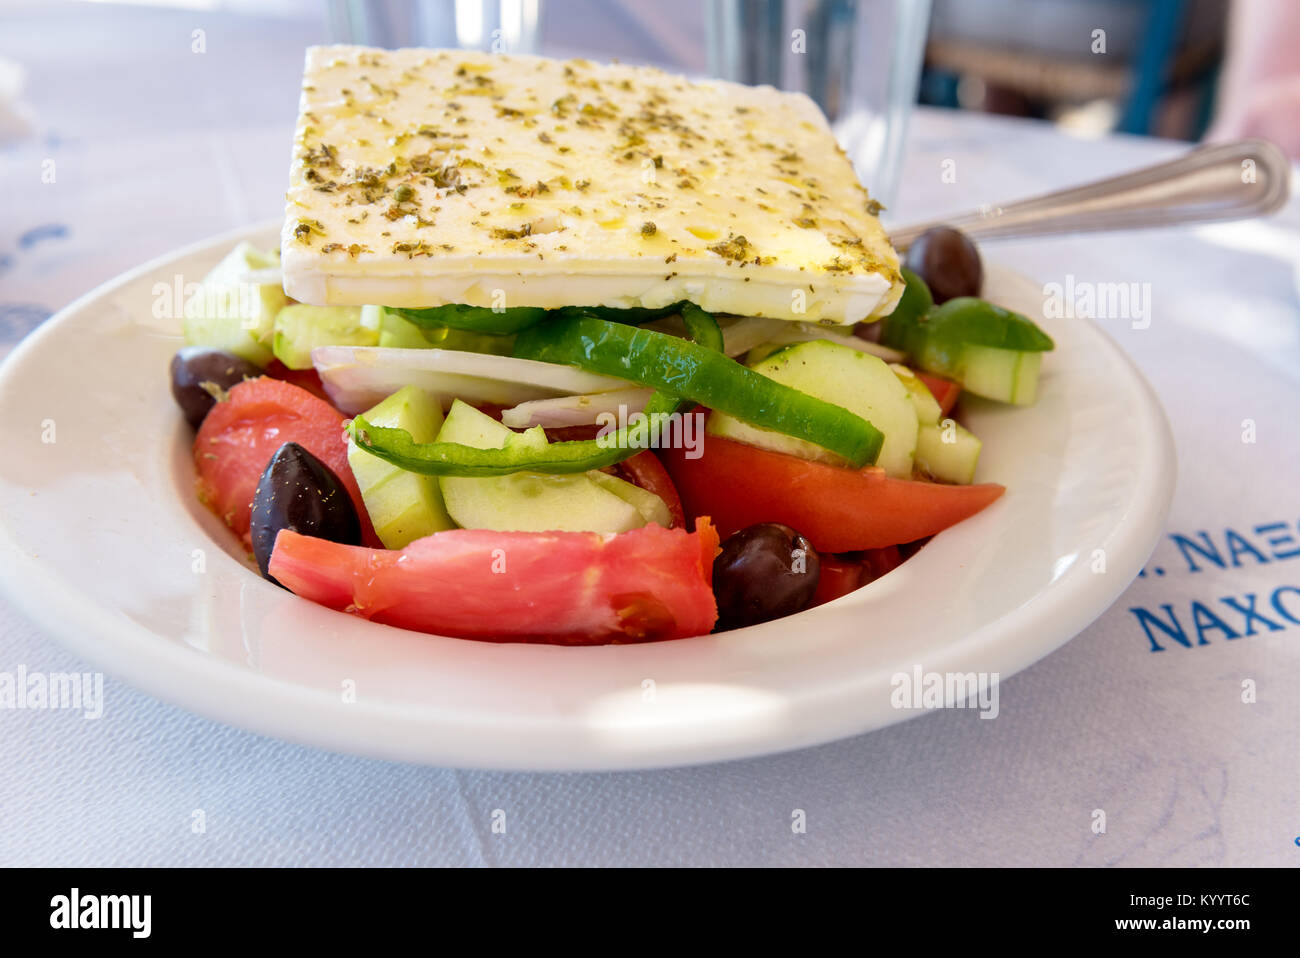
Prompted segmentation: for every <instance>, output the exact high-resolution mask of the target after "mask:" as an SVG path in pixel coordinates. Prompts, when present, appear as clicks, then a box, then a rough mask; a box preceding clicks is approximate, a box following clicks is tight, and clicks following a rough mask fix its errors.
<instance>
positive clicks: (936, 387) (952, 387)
mask: <svg viewBox="0 0 1300 958" xmlns="http://www.w3.org/2000/svg"><path fill="white" fill-rule="evenodd" d="M912 372H914V373H916V378H917V379H919V380H921V382H923V383H925V388H926V389H928V390H930V395H932V396H934V399H935V402H937V403H938V404H939V411H940V412H941V413H942V414H943V415H945V416H946V415H948V413H950V412H952V407H953V406H955V405H957V397H958V396H960V395H961V383H955V382H953V381H952V380H951V379H944V378H943V377H942V376H936V375H935V374H934V373H927V372H922V371H921V370H919V369H914V370H912Z"/></svg>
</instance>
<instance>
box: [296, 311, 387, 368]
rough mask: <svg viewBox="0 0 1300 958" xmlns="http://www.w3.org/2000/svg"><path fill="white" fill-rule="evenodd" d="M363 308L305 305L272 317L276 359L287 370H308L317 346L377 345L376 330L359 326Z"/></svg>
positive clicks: (377, 333)
mask: <svg viewBox="0 0 1300 958" xmlns="http://www.w3.org/2000/svg"><path fill="white" fill-rule="evenodd" d="M363 308H364V307H361V306H308V305H306V304H305V303H294V304H293V305H292V306H286V307H284V309H282V310H280V312H279V313H277V314H276V317H275V338H274V342H273V345H272V349H273V351H274V352H275V358H276V359H278V360H280V362H282V363H284V364H285V365H286V366H288V367H289V368H290V369H311V351H312V350H313V349H315V348H316V347H317V346H377V345H379V330H378V328H376V327H373V326H366V325H363V324H362V321H361V320H362V309H363ZM366 318H367V319H370V318H371V317H370V316H367V317H366Z"/></svg>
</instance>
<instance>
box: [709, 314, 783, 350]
mask: <svg viewBox="0 0 1300 958" xmlns="http://www.w3.org/2000/svg"><path fill="white" fill-rule="evenodd" d="M789 325H790V322H789V320H785V319H772V318H770V317H764V316H744V317H742V318H740V319H737V320H736V321H735V322H732V323H729V324H728V325H726V326H723V327H722V351H723V352H724V353H726V354H727V355H728V356H739V355H741V354H742V353H747V352H749V351H750V350H751V349H753V348H754V347H755V346H761V345H762V344H763V343H770V342H771V341H772V335H773V334H774V333H776V332H777V331H778V330H780V329H781V327H782V326H789Z"/></svg>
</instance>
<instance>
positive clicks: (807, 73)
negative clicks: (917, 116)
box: [707, 0, 930, 205]
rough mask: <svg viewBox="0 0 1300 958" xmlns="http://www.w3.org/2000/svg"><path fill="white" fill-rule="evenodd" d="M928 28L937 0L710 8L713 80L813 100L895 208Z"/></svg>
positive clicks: (867, 179) (740, 0)
mask: <svg viewBox="0 0 1300 958" xmlns="http://www.w3.org/2000/svg"><path fill="white" fill-rule="evenodd" d="M929 21H930V0H708V7H707V30H708V56H709V72H710V73H712V74H713V75H714V76H717V77H721V78H723V79H726V80H735V81H737V82H740V83H749V84H762V83H766V84H770V85H771V86H774V87H778V88H780V89H782V90H798V91H801V92H803V93H806V94H808V95H809V96H810V97H812V98H813V100H815V101H816V102H817V105H818V106H820V107H821V108H822V109H823V110H824V111H825V112H826V115H827V116H828V117H829V118H830V121H831V125H832V127H833V128H834V130H835V135H836V137H837V138H838V139H839V141H840V144H841V145H842V146H843V147H844V149H845V150H846V151H847V152H848V154H849V156H850V157H851V158H852V159H853V163H854V166H855V167H856V168H857V171H858V176H859V177H860V178H861V179H862V182H863V183H865V184H866V186H867V188H868V190H869V191H870V192H871V195H872V196H873V197H874V198H876V199H877V200H879V201H880V202H881V203H884V204H886V205H888V204H889V203H890V202H891V201H892V200H893V197H894V194H895V192H896V190H897V188H898V176H899V172H900V165H901V162H902V155H903V140H904V137H905V134H906V132H907V119H908V116H909V114H910V112H911V108H912V104H913V103H915V102H916V89H917V83H918V82H919V80H920V76H921V63H922V59H923V57H924V53H925V36H926V31H927V28H928V26H929Z"/></svg>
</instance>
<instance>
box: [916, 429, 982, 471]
mask: <svg viewBox="0 0 1300 958" xmlns="http://www.w3.org/2000/svg"><path fill="white" fill-rule="evenodd" d="M982 446H983V443H981V442H980V441H979V440H978V439H976V438H975V435H974V434H973V433H971V432H969V431H968V430H966V429H964V428H963V427H962V426H960V425H959V424H958V423H957V422H955V421H954V420H952V419H945V420H943V421H942V422H939V423H933V424H931V425H925V426H922V427H921V429H920V432H919V433H918V434H917V437H916V468H917V470H918V471H920V472H923V473H925V474H926V475H928V476H930V477H931V478H934V479H939V480H942V481H943V482H955V483H960V484H961V485H969V484H970V483H972V482H973V481H974V480H975V467H976V466H977V465H978V464H979V458H980V449H981V448H982Z"/></svg>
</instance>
